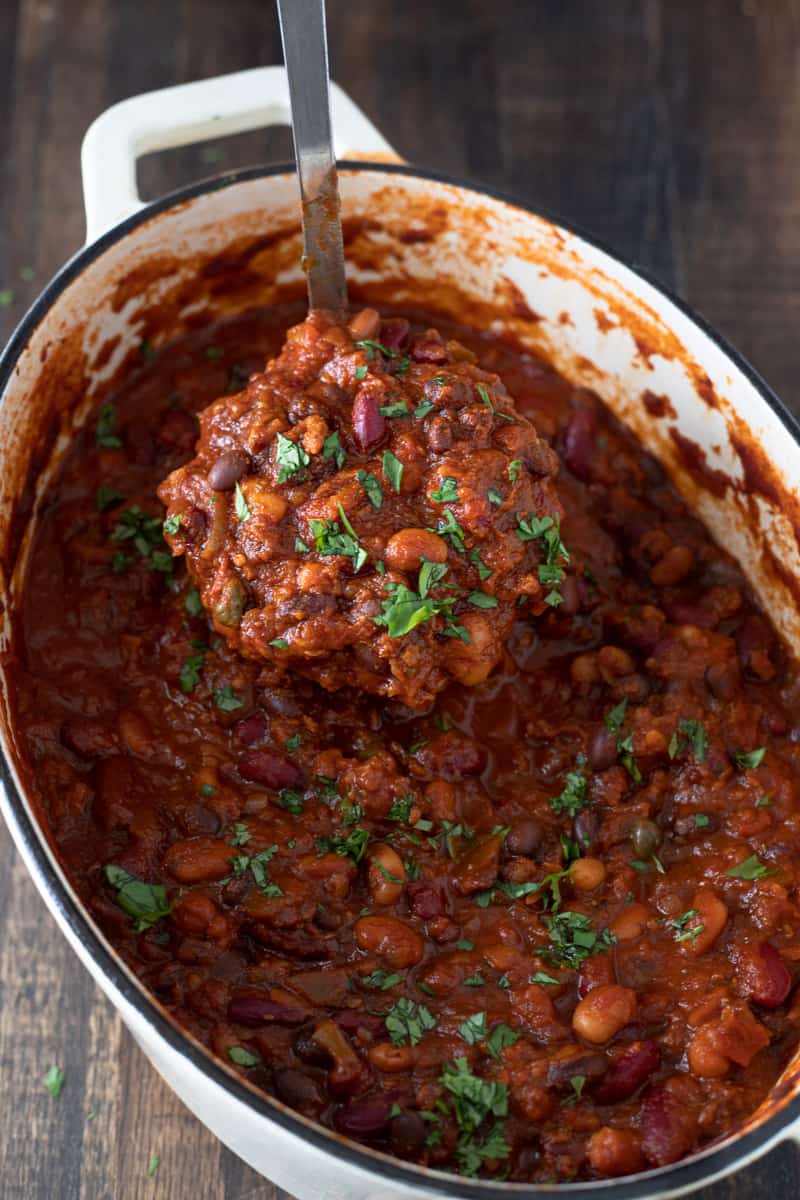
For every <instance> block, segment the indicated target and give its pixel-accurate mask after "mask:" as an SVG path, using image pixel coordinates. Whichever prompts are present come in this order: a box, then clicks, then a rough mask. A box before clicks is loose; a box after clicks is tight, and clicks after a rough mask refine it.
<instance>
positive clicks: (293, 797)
mask: <svg viewBox="0 0 800 1200" xmlns="http://www.w3.org/2000/svg"><path fill="white" fill-rule="evenodd" d="M278 804H280V806H281V808H285V809H286V811H287V812H290V813H291V814H292V816H293V817H299V816H300V814H301V813H302V811H303V797H302V796H301V795H300V793H299V792H293V791H292V789H291V788H282V789H281V791H280V792H279V794H278Z"/></svg>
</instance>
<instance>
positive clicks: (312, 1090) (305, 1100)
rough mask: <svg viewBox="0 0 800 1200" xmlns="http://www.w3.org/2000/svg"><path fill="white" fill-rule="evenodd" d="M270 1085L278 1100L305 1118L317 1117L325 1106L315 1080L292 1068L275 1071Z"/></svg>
mask: <svg viewBox="0 0 800 1200" xmlns="http://www.w3.org/2000/svg"><path fill="white" fill-rule="evenodd" d="M272 1084H273V1087H274V1088H275V1095H276V1096H277V1097H278V1099H279V1100H282V1101H283V1103H284V1104H288V1105H289V1106H290V1108H296V1109H297V1111H298V1112H301V1113H304V1114H305V1115H306V1116H309V1117H314V1116H317V1115H318V1114H319V1112H320V1111H321V1109H322V1108H323V1106H324V1104H325V1099H324V1097H323V1095H322V1092H321V1090H320V1087H319V1085H318V1084H317V1082H316V1080H314V1079H312V1078H311V1077H310V1076H309V1075H305V1074H304V1073H303V1072H302V1071H296V1070H294V1069H293V1068H292V1067H282V1068H281V1069H280V1070H278V1071H275V1073H274V1074H273V1076H272Z"/></svg>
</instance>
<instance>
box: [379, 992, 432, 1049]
mask: <svg viewBox="0 0 800 1200" xmlns="http://www.w3.org/2000/svg"><path fill="white" fill-rule="evenodd" d="M437 1023H438V1022H437V1018H436V1017H435V1016H434V1015H433V1013H432V1012H431V1011H430V1009H427V1008H426V1007H425V1005H424V1004H415V1003H414V1001H413V1000H408V999H407V998H406V997H403V998H402V999H400V1000H398V1001H397V1003H396V1004H395V1005H394V1006H393V1007H392V1008H390V1009H389V1012H388V1013H387V1014H386V1029H387V1031H388V1034H389V1037H390V1038H391V1040H392V1044H393V1045H395V1046H403V1045H405V1043H406V1042H409V1043H410V1044H411V1045H412V1046H416V1045H417V1044H418V1043H419V1042H421V1041H422V1039H423V1037H424V1036H425V1034H426V1033H427V1032H428V1031H429V1030H431V1029H435V1028H436V1025H437Z"/></svg>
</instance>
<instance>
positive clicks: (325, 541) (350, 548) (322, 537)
mask: <svg viewBox="0 0 800 1200" xmlns="http://www.w3.org/2000/svg"><path fill="white" fill-rule="evenodd" d="M337 508H338V510H339V517H340V518H341V522H342V527H343V529H344V533H343V532H342V530H341V529H340V528H339V522H338V521H318V520H314V519H312V521H311V532H312V534H313V536H314V541H315V542H316V545H317V551H318V553H319V554H322V555H325V556H327V555H340V556H341V557H343V558H350V559H352V560H353V570H354V571H355V572H358V571H360V570H361V568H362V567H363V565H364V563H365V562H366V561H367V552H366V550H365V549H364V548H363V546H362V545H361V543H360V542H359V540H358V535H357V534H356V531H355V530H354V529H353V526H352V525H351V524H350V522H349V520H348V519H347V515H346V514H345V511H344V509H343V508H342V505H341V502H340V503H339V504H337Z"/></svg>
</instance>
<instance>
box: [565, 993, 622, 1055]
mask: <svg viewBox="0 0 800 1200" xmlns="http://www.w3.org/2000/svg"><path fill="white" fill-rule="evenodd" d="M635 1016H636V992H634V991H633V990H632V988H625V987H620V985H619V984H617V983H608V984H601V986H600V987H596V988H592V990H591V991H590V992H589V994H588V995H587V996H584V998H583V999H582V1000H580V1001H579V1002H578V1006H577V1008H576V1009H575V1012H574V1013H573V1014H572V1028H573V1029H574V1030H575V1032H576V1033H577V1034H578V1035H579V1036H580V1037H582V1038H584V1040H585V1041H587V1042H593V1043H595V1044H596V1045H601V1044H602V1043H603V1042H608V1041H610V1040H611V1038H612V1037H614V1035H615V1034H617V1033H619V1031H620V1029H622V1028H624V1026H625V1025H629V1024H630V1022H631V1021H632V1020H633V1018H634V1017H635Z"/></svg>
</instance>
